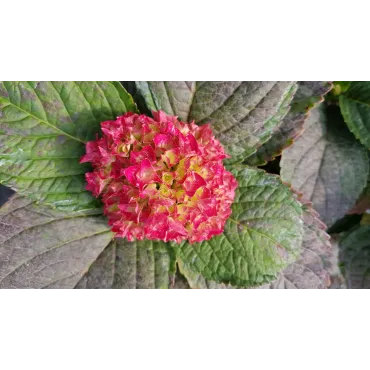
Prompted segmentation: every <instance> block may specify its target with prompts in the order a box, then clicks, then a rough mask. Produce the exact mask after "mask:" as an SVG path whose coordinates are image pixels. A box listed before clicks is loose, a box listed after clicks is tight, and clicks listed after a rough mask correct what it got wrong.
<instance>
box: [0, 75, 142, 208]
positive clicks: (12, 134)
mask: <svg viewBox="0 0 370 370" xmlns="http://www.w3.org/2000/svg"><path fill="white" fill-rule="evenodd" d="M135 110H136V106H135V104H134V102H133V100H132V98H131V96H130V95H129V94H128V93H127V92H126V91H125V90H124V88H123V87H122V86H121V85H120V84H119V83H116V82H0V182H1V183H4V184H5V185H7V186H9V187H11V188H13V189H14V190H16V191H17V192H19V193H20V194H22V195H27V196H28V197H30V198H31V199H32V200H37V201H42V202H44V203H46V204H49V205H52V206H56V207H58V208H60V209H62V210H72V211H73V210H84V209H93V208H96V207H97V206H99V203H98V202H97V201H96V199H95V198H93V197H92V196H91V194H90V193H89V192H87V191H86V190H85V177H84V174H85V173H86V172H88V171H89V169H90V167H89V165H87V164H84V165H80V164H79V159H80V157H81V156H82V155H83V153H84V152H85V142H86V141H88V140H91V139H94V138H95V135H96V134H97V133H98V132H99V130H100V122H102V121H105V120H110V119H115V118H116V117H117V116H118V115H121V114H124V113H125V112H127V111H135Z"/></svg>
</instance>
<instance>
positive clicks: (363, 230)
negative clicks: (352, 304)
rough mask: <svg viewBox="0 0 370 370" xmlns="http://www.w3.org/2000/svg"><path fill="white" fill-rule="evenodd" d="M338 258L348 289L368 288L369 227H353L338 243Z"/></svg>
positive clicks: (369, 283)
mask: <svg viewBox="0 0 370 370" xmlns="http://www.w3.org/2000/svg"><path fill="white" fill-rule="evenodd" d="M339 257H340V261H341V264H342V269H343V274H344V277H345V280H346V284H347V288H349V289H354V288H357V289H361V288H363V289H369V288H370V225H362V226H355V227H354V228H353V229H351V230H350V231H348V232H347V233H345V234H344V235H343V236H342V238H341V240H340V243H339Z"/></svg>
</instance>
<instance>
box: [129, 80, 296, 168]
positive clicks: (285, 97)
mask: <svg viewBox="0 0 370 370" xmlns="http://www.w3.org/2000/svg"><path fill="white" fill-rule="evenodd" d="M136 86H137V89H138V92H140V94H141V96H142V97H143V98H144V99H145V101H146V103H147V106H148V107H149V108H150V109H151V110H159V109H161V110H163V111H165V112H166V113H167V114H172V115H176V116H179V117H180V119H181V120H183V121H192V120H194V121H195V122H196V123H197V124H203V123H208V122H210V123H211V125H212V128H213V132H214V133H215V136H216V138H217V139H219V140H220V141H221V143H222V144H223V145H224V147H225V150H226V152H227V153H229V154H230V155H231V156H232V158H230V159H228V160H227V163H229V164H231V163H238V162H241V161H243V160H244V159H246V158H247V157H249V156H251V155H252V154H253V153H255V152H256V150H257V148H258V147H260V146H261V145H262V144H263V143H265V142H266V141H267V140H268V139H269V138H270V137H271V133H272V131H273V129H274V128H275V127H276V126H277V125H278V124H279V122H280V121H281V120H282V119H283V118H284V116H285V115H286V114H287V112H288V110H289V105H290V102H291V100H292V98H293V95H294V93H295V91H296V89H297V84H296V83H295V82H241V81H234V82H196V83H195V82H183V81H182V82H137V85H136Z"/></svg>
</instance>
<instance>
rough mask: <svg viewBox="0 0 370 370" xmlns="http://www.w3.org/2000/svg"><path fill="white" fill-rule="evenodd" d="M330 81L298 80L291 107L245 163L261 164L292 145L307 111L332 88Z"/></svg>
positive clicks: (320, 100) (299, 132)
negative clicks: (268, 137) (269, 136)
mask: <svg viewBox="0 0 370 370" xmlns="http://www.w3.org/2000/svg"><path fill="white" fill-rule="evenodd" d="M332 86H333V85H332V83H330V82H323V81H302V82H298V90H297V92H296V93H295V95H294V98H293V100H292V103H291V108H290V110H289V112H288V114H287V115H286V116H285V117H284V119H283V120H282V121H281V122H280V123H279V124H278V125H277V126H276V127H275V128H274V130H273V132H272V136H271V139H270V140H268V141H267V142H266V143H265V144H263V145H262V146H261V147H260V148H258V150H257V152H256V153H254V154H253V155H252V156H250V157H249V158H248V159H247V161H246V163H247V164H249V165H253V166H262V165H264V164H266V163H267V162H268V161H271V160H272V159H273V158H274V157H276V156H278V155H280V154H281V152H282V151H283V149H286V148H287V147H289V146H290V145H292V143H293V141H294V140H295V139H296V138H297V137H298V136H299V135H300V134H301V133H302V131H303V124H304V121H305V120H306V119H307V115H308V113H309V111H310V110H311V109H312V108H314V107H315V106H316V105H317V104H319V103H320V102H322V101H323V99H324V98H323V96H324V95H325V94H327V93H328V92H329V91H330V89H331V88H332Z"/></svg>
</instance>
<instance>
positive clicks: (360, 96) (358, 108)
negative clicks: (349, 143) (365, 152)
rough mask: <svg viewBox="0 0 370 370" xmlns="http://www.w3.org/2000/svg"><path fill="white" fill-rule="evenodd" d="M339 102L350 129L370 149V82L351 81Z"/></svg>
mask: <svg viewBox="0 0 370 370" xmlns="http://www.w3.org/2000/svg"><path fill="white" fill-rule="evenodd" d="M339 104H340V109H341V111H342V114H343V117H344V120H345V121H346V123H347V125H348V127H349V129H350V130H351V131H352V132H353V134H354V135H355V136H356V138H357V139H358V140H360V141H361V143H362V144H364V145H365V146H366V148H368V149H370V82H369V81H362V82H361V81H357V82H356V81H354V82H351V84H350V86H349V88H348V89H347V90H346V91H345V92H344V93H343V94H342V95H340V97H339Z"/></svg>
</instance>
